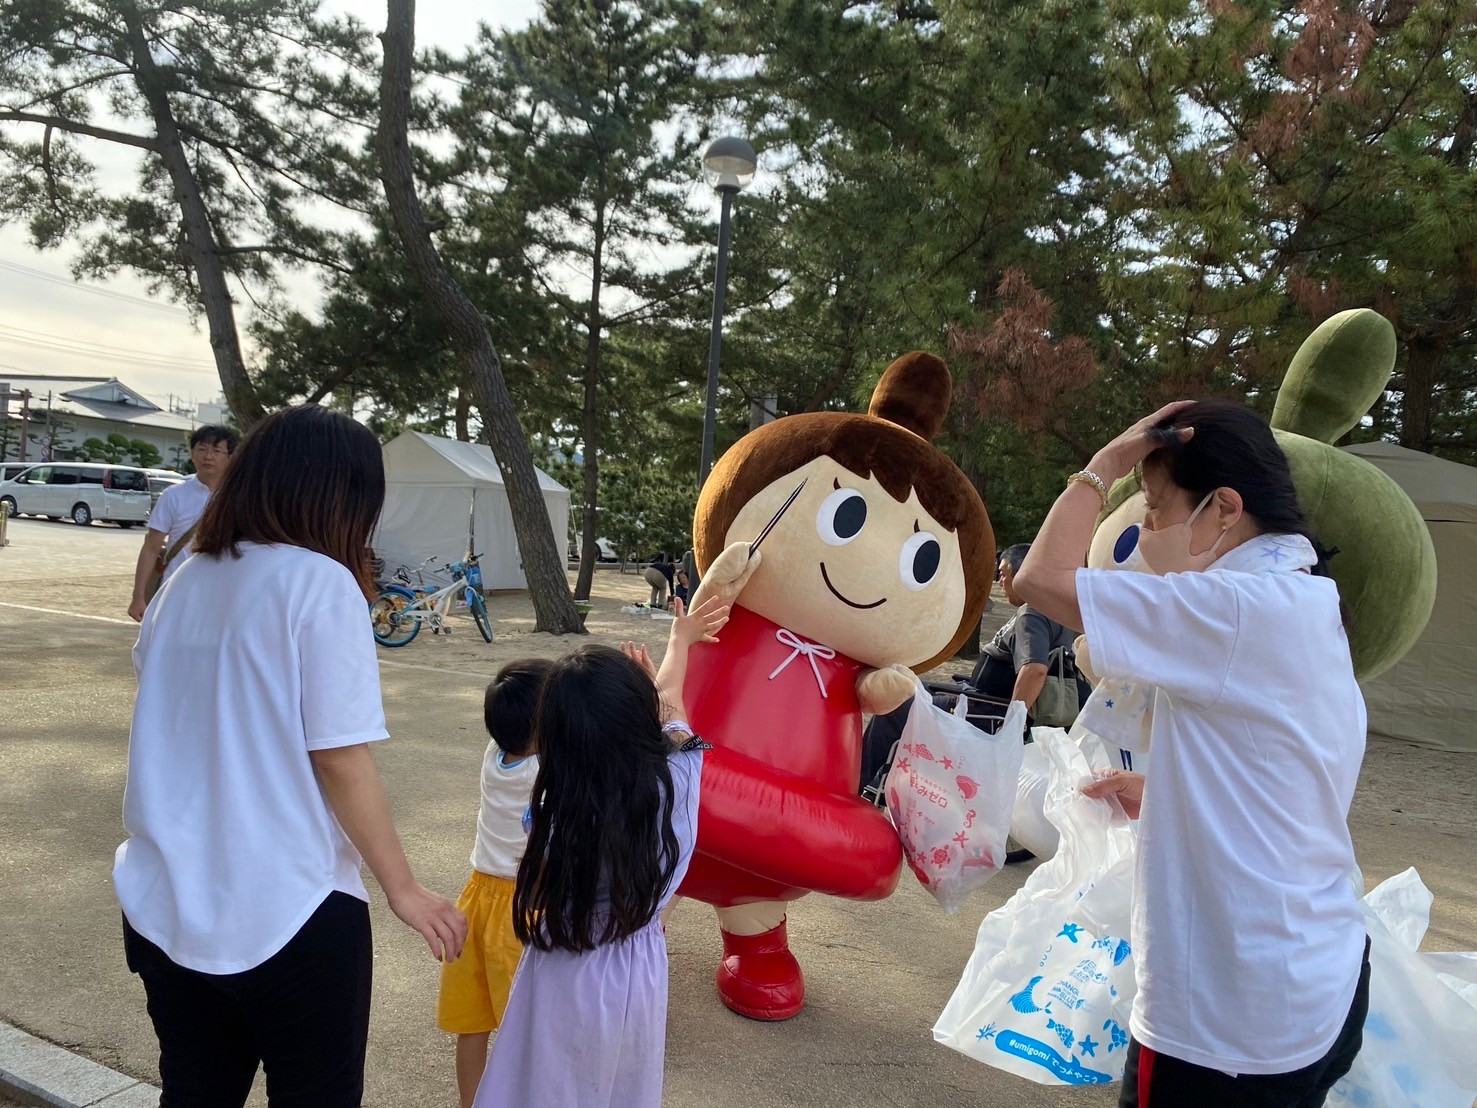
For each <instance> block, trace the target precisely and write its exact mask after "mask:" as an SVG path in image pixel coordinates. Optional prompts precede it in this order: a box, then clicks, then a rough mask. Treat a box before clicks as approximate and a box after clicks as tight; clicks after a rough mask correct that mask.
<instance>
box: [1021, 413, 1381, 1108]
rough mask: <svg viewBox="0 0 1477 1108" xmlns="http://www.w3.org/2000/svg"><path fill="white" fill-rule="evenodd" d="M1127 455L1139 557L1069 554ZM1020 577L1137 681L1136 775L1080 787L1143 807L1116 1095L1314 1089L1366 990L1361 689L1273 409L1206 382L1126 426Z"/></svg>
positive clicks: (1062, 500) (1173, 1101)
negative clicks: (1217, 391)
mask: <svg viewBox="0 0 1477 1108" xmlns="http://www.w3.org/2000/svg"><path fill="white" fill-rule="evenodd" d="M1140 464H1142V466H1143V487H1144V493H1145V496H1146V498H1147V501H1148V514H1147V516H1146V517H1145V520H1144V524H1143V529H1142V532H1141V534H1140V537H1139V553H1140V554H1141V555H1142V557H1143V559H1144V561H1145V562H1146V563H1147V565H1148V566H1149V568H1151V569H1152V570H1154V573H1155V575H1153V576H1151V575H1149V574H1142V573H1119V572H1104V571H1100V570H1090V569H1081V568H1079V567H1080V566H1081V565H1082V563H1083V555H1084V552H1085V551H1086V550H1087V547H1088V544H1089V542H1090V540H1091V538H1092V532H1093V527H1094V524H1095V521H1096V519H1097V515H1098V513H1099V511H1100V510H1101V509H1102V508H1103V506H1104V504H1105V502H1106V496H1107V488H1108V486H1110V485H1111V484H1112V483H1113V482H1114V481H1116V480H1118V479H1119V478H1121V477H1123V476H1125V475H1127V474H1128V473H1129V472H1130V471H1131V470H1132V469H1133V468H1134V467H1135V466H1136V465H1140ZM1015 587H1016V590H1017V591H1018V592H1019V593H1020V594H1021V596H1022V597H1024V598H1025V600H1026V601H1027V602H1028V603H1029V604H1031V605H1032V607H1034V608H1036V609H1038V610H1040V611H1041V612H1043V613H1045V614H1046V615H1047V616H1048V617H1049V618H1051V619H1054V620H1057V621H1058V622H1061V623H1064V624H1067V625H1068V626H1072V627H1081V628H1083V630H1084V631H1085V632H1086V634H1087V637H1088V639H1089V641H1091V642H1092V644H1093V661H1094V665H1095V667H1096V669H1097V671H1098V673H1099V674H1100V675H1102V676H1103V677H1104V678H1105V679H1108V680H1112V679H1117V680H1119V681H1122V682H1125V683H1132V684H1136V685H1141V686H1146V687H1152V689H1153V690H1154V691H1153V713H1152V725H1151V731H1150V736H1151V745H1152V748H1153V752H1154V757H1153V760H1152V763H1151V765H1150V767H1149V770H1148V776H1147V778H1145V777H1142V776H1139V775H1137V774H1115V775H1114V776H1112V777H1110V778H1107V779H1106V780H1104V781H1100V782H1098V783H1097V784H1095V785H1092V786H1089V787H1088V788H1087V789H1086V790H1085V791H1086V792H1088V794H1089V795H1094V796H1106V795H1110V794H1111V795H1116V796H1118V797H1119V799H1120V800H1121V801H1122V803H1123V806H1124V808H1125V809H1126V810H1127V811H1128V814H1129V815H1130V816H1133V817H1136V818H1139V819H1140V824H1139V853H1138V858H1137V870H1136V875H1135V881H1136V886H1135V889H1136V892H1135V900H1134V909H1133V934H1132V943H1133V952H1134V957H1135V959H1136V972H1137V979H1138V995H1137V997H1136V999H1135V1001H1134V1008H1133V1019H1132V1021H1131V1024H1130V1030H1131V1031H1132V1036H1133V1037H1132V1041H1131V1042H1130V1045H1129V1053H1128V1061H1127V1070H1126V1072H1125V1074H1124V1082H1123V1090H1122V1094H1121V1099H1120V1101H1119V1104H1120V1106H1121V1108H1174V1106H1179V1105H1185V1106H1189V1105H1193V1106H1195V1108H1213V1106H1217V1105H1237V1106H1267V1108H1271V1106H1278V1108H1284V1106H1285V1108H1294V1106H1295V1108H1315V1106H1317V1105H1321V1104H1322V1103H1323V1102H1324V1098H1325V1096H1326V1095H1327V1093H1328V1090H1329V1089H1330V1088H1332V1086H1333V1085H1334V1083H1335V1082H1336V1081H1337V1080H1338V1079H1339V1078H1340V1077H1342V1076H1343V1075H1344V1074H1345V1073H1346V1072H1347V1071H1348V1069H1349V1066H1350V1065H1351V1064H1352V1062H1353V1059H1354V1056H1355V1055H1356V1054H1357V1053H1358V1051H1359V1047H1360V1044H1361V1042H1362V1034H1363V1026H1364V1016H1365V1013H1366V1011H1367V1008H1368V994H1369V965H1368V961H1367V947H1366V936H1365V933H1364V924H1363V914H1362V910H1361V907H1360V904H1359V893H1358V891H1357V890H1356V888H1355V886H1354V885H1353V883H1352V882H1351V880H1350V876H1351V874H1352V873H1353V872H1354V869H1355V863H1354V849H1353V844H1352V842H1351V840H1350V838H1349V831H1348V825H1347V817H1348V812H1349V803H1350V801H1351V800H1352V798H1353V795H1354V787H1355V783H1356V781H1357V779H1358V775H1359V763H1360V760H1361V759H1362V758H1363V755H1364V736H1365V715H1364V701H1363V699H1362V697H1361V696H1360V692H1359V687H1358V685H1357V684H1356V683H1355V680H1354V670H1353V664H1352V662H1351V660H1350V657H1349V644H1348V640H1347V638H1346V636H1345V634H1344V628H1343V623H1342V615H1341V612H1342V609H1341V605H1340V602H1339V596H1338V590H1337V587H1336V586H1335V585H1334V583H1333V581H1332V580H1330V579H1328V577H1327V571H1326V566H1325V562H1324V557H1323V555H1322V552H1321V550H1320V549H1319V547H1318V546H1317V543H1316V540H1315V539H1314V537H1313V536H1312V535H1311V534H1309V531H1308V525H1307V522H1306V520H1305V518H1304V516H1303V512H1302V509H1301V507H1300V506H1299V504H1298V499H1297V493H1296V491H1295V489H1294V488H1293V483H1292V476H1291V474H1290V472H1289V470H1288V465H1287V459H1286V457H1285V456H1284V455H1283V453H1282V451H1281V449H1280V448H1279V447H1278V446H1277V443H1276V440H1275V439H1274V438H1273V435H1272V432H1271V429H1270V428H1269V427H1268V426H1267V424H1266V423H1265V422H1264V421H1263V420H1262V419H1261V417H1259V416H1258V415H1256V414H1255V413H1254V412H1252V411H1251V410H1250V409H1248V408H1245V407H1242V406H1240V405H1236V404H1230V403H1226V402H1222V401H1206V402H1201V403H1179V404H1171V405H1170V406H1168V407H1166V408H1164V409H1162V410H1160V411H1158V412H1156V413H1155V414H1154V415H1152V416H1150V417H1148V418H1147V419H1144V420H1141V421H1140V422H1139V423H1136V424H1134V426H1132V427H1130V428H1129V429H1128V430H1127V431H1125V432H1124V433H1123V434H1122V435H1120V436H1118V438H1116V439H1114V440H1113V441H1112V442H1111V443H1109V444H1108V445H1107V446H1106V447H1104V448H1103V450H1101V451H1100V452H1099V453H1098V454H1097V456H1096V457H1095V458H1094V459H1093V461H1092V464H1091V465H1090V466H1089V468H1088V469H1087V470H1084V471H1083V472H1082V473H1079V474H1074V475H1073V478H1072V480H1071V481H1070V482H1069V484H1068V486H1067V489H1066V490H1065V491H1064V492H1063V493H1062V495H1061V496H1060V497H1059V498H1058V499H1057V502H1056V504H1055V505H1054V506H1053V507H1052V510H1051V514H1050V515H1049V516H1048V517H1047V520H1046V524H1045V525H1044V526H1043V527H1042V529H1041V534H1040V535H1039V536H1038V538H1037V540H1036V542H1035V544H1033V545H1032V547H1031V552H1030V554H1029V555H1028V556H1027V558H1026V562H1025V564H1024V565H1023V566H1022V567H1021V570H1020V572H1019V573H1018V574H1017V575H1016V579H1015Z"/></svg>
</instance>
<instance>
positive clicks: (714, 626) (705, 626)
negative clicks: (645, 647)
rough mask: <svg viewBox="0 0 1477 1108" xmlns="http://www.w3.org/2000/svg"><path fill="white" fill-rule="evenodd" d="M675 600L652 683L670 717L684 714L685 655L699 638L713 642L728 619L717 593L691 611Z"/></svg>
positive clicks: (725, 603)
mask: <svg viewBox="0 0 1477 1108" xmlns="http://www.w3.org/2000/svg"><path fill="white" fill-rule="evenodd" d="M675 603H676V612H677V618H676V619H675V620H673V621H672V633H671V635H669V636H668V638H667V653H666V654H665V655H663V657H662V664H661V667H660V668H659V669H658V670H657V671H656V687H657V691H658V692H659V693H661V697H662V702H663V703H664V704H665V705H666V706H667V709H668V711H669V712H670V713H671V718H673V719H682V720H685V719H686V718H687V705H686V703H684V701H683V699H682V685H683V682H684V681H686V680H687V657H688V654H689V653H690V652H691V650H692V648H693V646H694V645H695V644H697V643H700V642H717V641H718V632H719V631H720V630H722V628H723V625H724V624H725V623H727V622H728V609H729V604H728V602H727V601H725V600H724V599H723V598H722V597H721V596H710V597H708V598H707V599H706V600H704V601H703V602H702V603H701V604H699V605H698V606H697V607H695V608H693V610H692V611H691V612H688V611H687V610H686V606H685V605H684V604H683V603H682V601H681V600H678V601H676V602H675Z"/></svg>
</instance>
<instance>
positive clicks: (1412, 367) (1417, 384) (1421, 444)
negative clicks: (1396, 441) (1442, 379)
mask: <svg viewBox="0 0 1477 1108" xmlns="http://www.w3.org/2000/svg"><path fill="white" fill-rule="evenodd" d="M1440 361H1441V350H1440V349H1439V348H1438V347H1437V346H1435V345H1434V344H1432V343H1431V342H1429V341H1422V340H1421V339H1412V340H1411V341H1410V345H1409V346H1408V347H1407V348H1406V355H1405V372H1404V374H1403V375H1402V376H1403V378H1404V389H1403V391H1402V393H1401V397H1400V445H1401V446H1404V447H1407V448H1409V449H1411V450H1421V451H1429V450H1430V449H1431V424H1432V416H1433V414H1434V413H1433V410H1432V401H1433V400H1434V399H1435V388H1436V369H1437V365H1438V363H1439V362H1440Z"/></svg>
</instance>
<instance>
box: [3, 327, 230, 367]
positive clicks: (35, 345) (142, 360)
mask: <svg viewBox="0 0 1477 1108" xmlns="http://www.w3.org/2000/svg"><path fill="white" fill-rule="evenodd" d="M5 343H8V344H11V345H14V346H25V347H30V348H32V349H35V350H45V351H49V352H51V353H61V354H70V355H72V356H73V357H79V358H96V359H98V360H100V361H108V362H120V363H123V364H125V365H134V366H139V367H141V368H146V369H158V370H170V371H172V372H175V373H209V374H214V373H215V372H216V371H215V369H214V368H212V367H208V366H204V365H176V364H173V363H169V362H161V361H159V360H158V359H157V358H152V357H148V356H146V355H145V356H141V357H132V356H129V355H126V354H107V353H88V352H86V351H81V350H75V349H72V348H70V347H66V346H62V345H60V344H58V343H54V342H41V341H39V340H36V339H25V338H18V337H13V336H10V335H5V334H0V344H5Z"/></svg>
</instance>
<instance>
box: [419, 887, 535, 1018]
mask: <svg viewBox="0 0 1477 1108" xmlns="http://www.w3.org/2000/svg"><path fill="white" fill-rule="evenodd" d="M513 888H514V883H513V882H512V881H510V880H508V879H507V878H506V877H493V876H491V875H489V874H486V873H479V872H478V871H476V870H473V871H472V876H471V877H469V878H467V885H466V888H464V889H462V895H461V896H459V897H457V900H456V906H457V907H458V908H460V909H461V910H462V912H463V913H464V914H465V915H466V917H467V943H466V945H465V946H464V947H462V954H461V957H460V958H458V959H457V960H456V961H455V962H449V963H447V964H446V965H444V966H442V967H441V995H440V997H439V998H437V1001H436V1026H437V1027H439V1028H441V1030H442V1031H449V1032H450V1033H451V1034H453V1035H480V1034H483V1033H484V1032H488V1031H496V1030H497V1028H498V1025H499V1024H500V1023H502V1022H503V1013H504V1012H505V1011H506V1010H507V1007H508V990H509V989H511V988H512V987H513V974H514V973H515V972H517V969H518V960H519V959H520V958H522V957H523V944H522V943H520V942H519V941H518V937H517V936H516V935H514V934H513Z"/></svg>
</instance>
